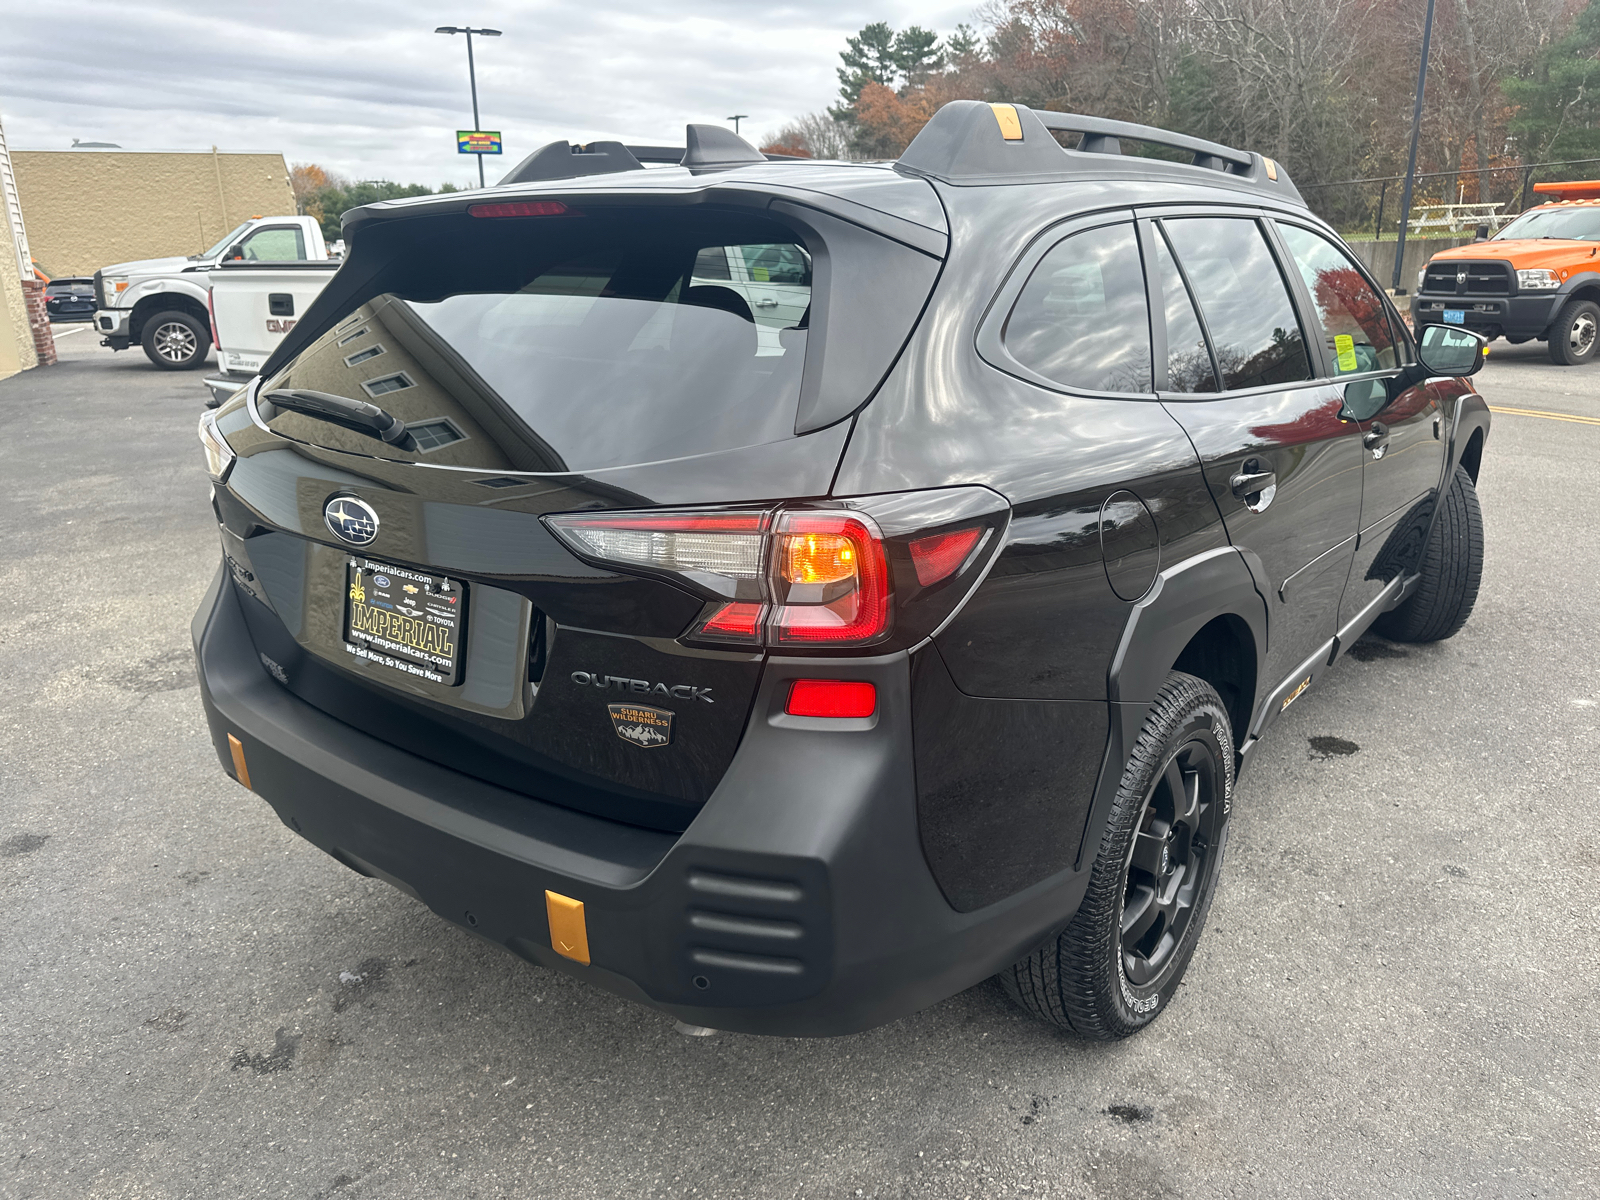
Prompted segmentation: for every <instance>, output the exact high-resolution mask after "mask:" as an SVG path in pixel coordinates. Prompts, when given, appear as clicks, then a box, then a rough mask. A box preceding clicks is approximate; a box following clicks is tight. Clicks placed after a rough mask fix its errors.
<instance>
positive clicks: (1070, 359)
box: [1002, 224, 1154, 392]
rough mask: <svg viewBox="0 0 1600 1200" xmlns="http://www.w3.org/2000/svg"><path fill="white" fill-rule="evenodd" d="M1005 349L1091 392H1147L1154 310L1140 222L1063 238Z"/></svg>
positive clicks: (1029, 287) (1022, 301)
mask: <svg viewBox="0 0 1600 1200" xmlns="http://www.w3.org/2000/svg"><path fill="white" fill-rule="evenodd" d="M1002 336H1003V337H1004V339H1005V344H1006V349H1007V350H1009V351H1010V352H1011V355H1012V357H1014V358H1015V359H1016V360H1017V361H1018V362H1019V363H1021V364H1022V365H1023V366H1025V367H1028V368H1029V369H1031V370H1034V371H1037V372H1038V373H1039V374H1040V375H1043V376H1044V377H1045V378H1046V379H1052V380H1054V381H1055V382H1057V383H1061V384H1065V385H1067V386H1068V387H1075V388H1082V389H1084V390H1085V391H1091V392H1148V391H1151V390H1152V388H1153V386H1154V385H1153V383H1152V380H1151V375H1150V312H1149V308H1148V307H1147V305H1146V302H1145V294H1144V270H1143V267H1142V265H1141V263H1140V260H1139V244H1138V241H1137V240H1136V239H1135V237H1134V233H1133V226H1132V225H1131V224H1128V225H1107V226H1104V227H1102V228H1100V229H1090V230H1086V231H1085V232H1083V233H1075V234H1073V235H1072V236H1071V237H1068V238H1063V239H1062V240H1061V241H1059V242H1057V243H1056V244H1055V245H1054V246H1053V247H1051V249H1050V251H1049V253H1047V254H1046V255H1045V256H1044V258H1042V259H1041V260H1040V261H1039V265H1038V266H1036V267H1035V268H1034V269H1033V274H1032V275H1030V276H1029V277H1028V282H1027V283H1026V284H1025V285H1024V286H1023V289H1022V294H1021V295H1020V296H1018V297H1017V302H1016V304H1015V305H1014V306H1013V307H1012V309H1011V315H1010V317H1008V318H1007V320H1006V327H1005V331H1004V334H1003V335H1002Z"/></svg>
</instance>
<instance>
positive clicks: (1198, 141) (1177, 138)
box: [1033, 108, 1251, 175]
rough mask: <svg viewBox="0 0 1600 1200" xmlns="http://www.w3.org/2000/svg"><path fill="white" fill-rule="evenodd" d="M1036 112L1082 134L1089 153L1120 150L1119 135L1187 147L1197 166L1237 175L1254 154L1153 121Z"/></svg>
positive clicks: (1052, 126) (1043, 120) (1057, 128)
mask: <svg viewBox="0 0 1600 1200" xmlns="http://www.w3.org/2000/svg"><path fill="white" fill-rule="evenodd" d="M1033 115H1034V116H1036V117H1038V118H1039V123H1040V124H1041V125H1043V126H1044V127H1045V128H1046V129H1048V130H1050V131H1051V132H1052V133H1081V134H1083V143H1082V144H1081V145H1080V146H1079V147H1078V149H1079V150H1082V151H1084V152H1085V153H1088V154H1121V153H1122V147H1121V145H1120V144H1119V139H1122V138H1126V139H1127V140H1128V141H1130V142H1146V143H1148V144H1150V145H1152V146H1165V147H1167V148H1168V149H1170V150H1187V151H1188V152H1189V153H1191V154H1193V155H1194V164H1193V165H1195V166H1197V167H1209V168H1210V169H1211V170H1213V171H1226V170H1229V168H1230V167H1236V168H1238V170H1235V171H1232V172H1231V173H1232V174H1236V175H1242V174H1246V173H1248V171H1249V170H1250V164H1251V157H1250V155H1249V154H1248V153H1247V152H1245V151H1243V150H1234V149H1232V148H1230V147H1228V146H1223V145H1220V144H1219V143H1217V142H1208V141H1206V140H1204V139H1203V138H1194V137H1190V136H1189V135H1188V134H1184V133H1172V132H1171V131H1169V130H1166V129H1157V128H1156V127H1155V126H1153V125H1136V124H1134V123H1133V122H1132V121H1112V120H1109V119H1107V118H1105V117H1089V116H1083V115H1082V114H1079V113H1058V112H1045V111H1043V110H1041V109H1037V108H1036V109H1034V110H1033Z"/></svg>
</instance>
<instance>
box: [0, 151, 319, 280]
mask: <svg viewBox="0 0 1600 1200" xmlns="http://www.w3.org/2000/svg"><path fill="white" fill-rule="evenodd" d="M11 162H12V167H13V169H14V170H15V172H16V177H17V192H18V195H19V196H20V197H21V200H22V208H23V211H24V212H26V213H27V214H28V242H29V245H30V248H31V249H32V251H33V258H34V261H35V262H37V263H38V264H39V269H40V270H42V271H43V272H44V273H45V274H46V275H49V276H51V277H52V278H53V277H55V276H58V275H93V274H94V273H95V272H96V271H98V270H99V269H100V268H101V267H105V266H109V265H111V264H112V263H120V262H129V261H132V260H134V259H140V258H164V257H166V256H168V255H179V254H197V253H199V252H200V251H201V250H204V249H206V248H207V247H209V246H210V245H211V244H212V243H213V242H215V241H217V239H219V238H220V237H222V235H223V234H225V233H227V232H228V230H230V229H232V228H233V227H234V226H235V225H238V224H239V223H240V222H241V221H245V220H248V219H249V218H250V217H258V216H259V217H282V216H291V215H293V213H294V210H295V208H294V193H293V192H292V191H290V189H289V169H288V167H287V165H286V164H285V163H284V161H283V155H281V154H232V153H218V152H216V151H215V150H204V151H196V152H176V153H165V152H159V153H158V152H151V153H143V152H138V151H114V150H110V151H108V150H13V151H12V152H11Z"/></svg>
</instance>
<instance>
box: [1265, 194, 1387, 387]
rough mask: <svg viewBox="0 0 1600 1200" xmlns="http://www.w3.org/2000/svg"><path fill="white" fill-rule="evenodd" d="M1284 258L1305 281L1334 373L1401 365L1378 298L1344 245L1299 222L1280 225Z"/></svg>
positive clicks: (1378, 369)
mask: <svg viewBox="0 0 1600 1200" xmlns="http://www.w3.org/2000/svg"><path fill="white" fill-rule="evenodd" d="M1278 231H1279V232H1280V233H1281V234H1283V244H1284V245H1285V246H1287V247H1288V248H1289V257H1290V258H1292V259H1294V265H1295V266H1296V267H1297V268H1298V269H1299V271H1300V277H1301V278H1302V279H1304V280H1305V281H1306V290H1307V291H1309V292H1310V293H1311V300H1312V302H1313V303H1314V304H1315V305H1316V310H1317V320H1318V322H1319V323H1320V324H1321V325H1322V335H1323V338H1324V340H1325V341H1326V344H1327V347H1328V357H1329V359H1330V360H1331V361H1332V362H1333V369H1334V373H1335V374H1336V375H1354V374H1358V373H1360V372H1362V371H1382V370H1387V369H1388V368H1390V367H1397V366H1399V365H1400V362H1399V359H1398V357H1397V355H1396V353H1395V342H1394V330H1393V329H1392V328H1391V327H1390V325H1389V314H1388V312H1387V311H1386V310H1385V308H1384V305H1383V297H1382V296H1380V295H1378V293H1377V292H1376V291H1375V290H1374V289H1373V287H1372V285H1371V284H1370V283H1368V282H1367V281H1366V279H1365V277H1363V276H1362V274H1361V272H1360V271H1358V270H1357V269H1356V266H1355V264H1354V263H1352V262H1351V261H1350V259H1349V256H1348V255H1346V254H1345V252H1344V251H1343V250H1340V249H1339V248H1338V247H1337V246H1335V245H1334V244H1333V243H1332V242H1330V241H1328V239H1327V238H1325V237H1322V236H1321V235H1320V234H1316V233H1313V232H1311V230H1309V229H1302V228H1301V227H1300V226H1298V225H1279V226H1278Z"/></svg>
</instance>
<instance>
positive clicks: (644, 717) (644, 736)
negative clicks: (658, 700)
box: [606, 704, 672, 750]
mask: <svg viewBox="0 0 1600 1200" xmlns="http://www.w3.org/2000/svg"><path fill="white" fill-rule="evenodd" d="M606 707H607V708H608V709H610V710H611V724H612V726H613V727H614V728H615V729H616V731H617V736H618V737H619V738H621V739H622V740H623V741H625V742H632V743H633V744H634V745H635V746H642V747H644V748H645V749H646V750H654V749H655V748H656V747H657V746H665V745H668V744H670V743H671V741H672V712H671V710H669V709H665V708H644V707H641V706H640V705H637V704H608V705H606Z"/></svg>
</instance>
